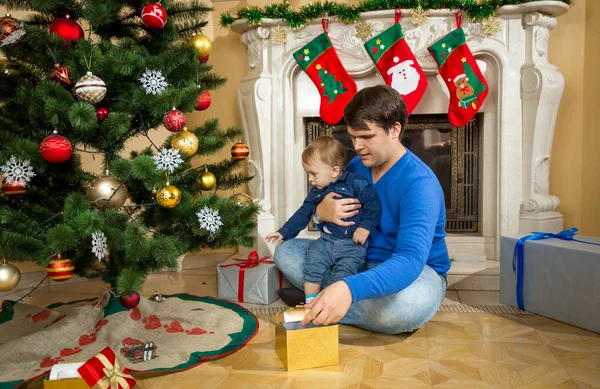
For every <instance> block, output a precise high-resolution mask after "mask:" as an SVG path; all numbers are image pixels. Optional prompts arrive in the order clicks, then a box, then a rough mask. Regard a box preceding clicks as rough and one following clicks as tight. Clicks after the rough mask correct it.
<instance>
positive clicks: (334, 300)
mask: <svg viewBox="0 0 600 389" xmlns="http://www.w3.org/2000/svg"><path fill="white" fill-rule="evenodd" d="M350 305H352V292H350V288H349V287H348V284H346V283H345V282H344V281H338V282H334V283H333V284H331V285H329V286H328V287H327V288H325V289H323V290H322V291H321V293H319V295H318V296H317V297H316V298H315V299H314V300H313V301H311V303H310V304H306V308H311V309H310V311H309V312H308V313H307V314H306V315H305V316H304V319H303V320H302V325H305V324H307V323H308V322H310V321H312V322H313V324H325V325H327V324H333V323H337V322H338V321H340V320H341V319H342V317H344V315H346V312H348V309H350Z"/></svg>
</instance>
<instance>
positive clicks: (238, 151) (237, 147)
mask: <svg viewBox="0 0 600 389" xmlns="http://www.w3.org/2000/svg"><path fill="white" fill-rule="evenodd" d="M248 154H250V148H248V145H247V144H245V143H242V142H238V143H236V144H234V145H233V147H232V148H231V156H232V157H233V159H237V160H239V161H241V160H244V159H246V158H248Z"/></svg>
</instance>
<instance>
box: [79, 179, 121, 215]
mask: <svg viewBox="0 0 600 389" xmlns="http://www.w3.org/2000/svg"><path fill="white" fill-rule="evenodd" d="M121 184H122V182H121V181H119V180H117V179H116V178H115V177H113V176H111V175H108V174H105V175H102V176H100V177H98V178H96V179H95V180H94V181H93V182H92V183H91V184H90V186H89V187H88V188H87V196H88V200H89V201H90V203H91V204H92V205H93V206H94V207H96V208H102V207H104V208H119V207H120V206H121V205H123V204H125V201H127V196H129V192H128V191H127V187H126V186H125V185H121ZM113 193H114V196H112V197H111V195H112V194H113ZM109 199H110V200H109ZM105 204H106V206H105Z"/></svg>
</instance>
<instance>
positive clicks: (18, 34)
mask: <svg viewBox="0 0 600 389" xmlns="http://www.w3.org/2000/svg"><path fill="white" fill-rule="evenodd" d="M25 34H26V32H25V28H23V23H21V28H20V29H19V30H17V31H15V32H13V33H12V34H10V35H9V36H7V37H6V38H4V40H3V41H2V43H0V47H2V46H6V45H12V44H14V43H17V42H18V41H20V40H21V39H23V37H24V36H25Z"/></svg>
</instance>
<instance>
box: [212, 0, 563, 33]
mask: <svg viewBox="0 0 600 389" xmlns="http://www.w3.org/2000/svg"><path fill="white" fill-rule="evenodd" d="M533 1H538V0H364V1H362V2H360V3H359V4H357V5H354V6H352V5H346V4H343V3H342V4H340V3H336V2H333V1H325V2H323V3H320V2H319V3H313V4H309V5H305V6H302V7H300V8H299V9H297V10H294V9H292V8H291V7H290V5H289V4H288V2H285V1H284V2H282V3H275V4H269V5H267V6H265V7H264V8H260V7H256V6H254V7H244V8H242V9H240V10H239V11H238V13H237V17H235V16H233V15H232V14H230V13H228V12H225V13H222V14H221V26H222V27H228V26H230V25H231V23H233V22H235V21H236V20H239V19H247V20H248V25H250V26H260V25H261V23H262V19H283V20H285V21H287V23H288V24H289V26H290V28H292V29H293V30H295V29H298V28H302V27H304V25H305V24H307V23H308V22H310V21H311V20H313V19H318V18H321V17H323V15H325V13H327V15H329V16H336V17H337V18H338V19H339V20H340V21H342V22H344V23H355V22H356V21H358V19H359V18H360V14H361V13H363V12H369V11H381V10H386V9H395V8H396V7H401V8H403V9H413V8H417V7H418V6H421V7H422V8H423V9H425V10H429V9H460V10H462V11H463V12H464V13H465V14H467V15H468V16H469V17H470V18H471V19H473V20H481V19H485V18H487V17H489V16H492V15H494V13H496V11H497V10H498V8H500V7H502V6H505V5H518V4H525V3H531V2H533ZM551 1H556V2H560V3H565V4H568V5H571V4H572V2H573V0H551Z"/></svg>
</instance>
